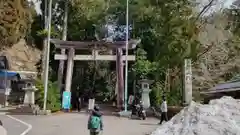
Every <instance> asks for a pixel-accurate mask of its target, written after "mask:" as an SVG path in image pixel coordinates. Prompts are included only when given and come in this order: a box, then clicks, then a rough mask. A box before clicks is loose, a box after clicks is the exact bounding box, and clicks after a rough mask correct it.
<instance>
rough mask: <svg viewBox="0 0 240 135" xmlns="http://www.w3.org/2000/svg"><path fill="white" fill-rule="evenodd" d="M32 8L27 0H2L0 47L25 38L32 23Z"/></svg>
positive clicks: (0, 9) (0, 6)
mask: <svg viewBox="0 0 240 135" xmlns="http://www.w3.org/2000/svg"><path fill="white" fill-rule="evenodd" d="M32 8H33V7H32V3H29V2H28V1H27V0H2V1H0V24H1V25H0V36H1V39H0V44H1V46H0V48H3V47H6V46H11V45H13V44H15V43H17V42H18V41H19V40H20V39H21V38H25V36H26V35H27V33H28V32H29V30H30V26H31V23H32V11H33V10H32Z"/></svg>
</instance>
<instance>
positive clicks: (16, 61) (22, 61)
mask: <svg viewBox="0 0 240 135" xmlns="http://www.w3.org/2000/svg"><path fill="white" fill-rule="evenodd" d="M0 55H4V56H7V59H8V61H9V64H10V70H13V71H32V72H36V71H37V68H36V66H35V65H36V63H37V62H38V61H39V60H40V57H41V51H40V50H38V49H36V48H34V47H31V46H29V45H27V43H26V42H25V40H23V39H22V40H20V41H19V42H18V43H17V44H14V45H13V46H12V47H11V48H7V49H5V50H3V51H1V52H0Z"/></svg>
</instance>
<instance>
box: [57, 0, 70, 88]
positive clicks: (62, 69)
mask: <svg viewBox="0 0 240 135" xmlns="http://www.w3.org/2000/svg"><path fill="white" fill-rule="evenodd" d="M64 10H65V12H64V22H63V34H62V40H67V26H68V0H66V1H65V7H64ZM61 54H65V49H61ZM63 71H64V60H60V62H59V68H58V89H59V90H61V89H62V80H63Z"/></svg>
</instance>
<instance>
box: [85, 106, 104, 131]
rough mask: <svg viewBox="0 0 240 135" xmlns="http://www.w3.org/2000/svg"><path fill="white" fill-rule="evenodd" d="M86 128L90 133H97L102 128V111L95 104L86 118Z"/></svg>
mask: <svg viewBox="0 0 240 135" xmlns="http://www.w3.org/2000/svg"><path fill="white" fill-rule="evenodd" d="M88 130H89V131H90V135H99V133H100V131H102V130H103V121H102V113H101V112H100V108H99V106H97V105H95V106H94V109H93V110H92V112H91V115H90V117H89V119H88Z"/></svg>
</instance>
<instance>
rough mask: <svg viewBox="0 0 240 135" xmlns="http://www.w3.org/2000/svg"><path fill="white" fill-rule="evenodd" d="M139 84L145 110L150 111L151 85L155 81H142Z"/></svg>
mask: <svg viewBox="0 0 240 135" xmlns="http://www.w3.org/2000/svg"><path fill="white" fill-rule="evenodd" d="M139 83H140V84H141V91H142V102H143V107H144V109H148V108H149V107H150V97H149V93H150V92H151V89H150V85H151V84H152V83H153V80H148V79H143V80H140V81H139Z"/></svg>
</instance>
